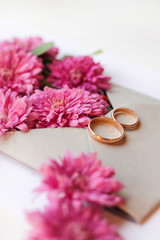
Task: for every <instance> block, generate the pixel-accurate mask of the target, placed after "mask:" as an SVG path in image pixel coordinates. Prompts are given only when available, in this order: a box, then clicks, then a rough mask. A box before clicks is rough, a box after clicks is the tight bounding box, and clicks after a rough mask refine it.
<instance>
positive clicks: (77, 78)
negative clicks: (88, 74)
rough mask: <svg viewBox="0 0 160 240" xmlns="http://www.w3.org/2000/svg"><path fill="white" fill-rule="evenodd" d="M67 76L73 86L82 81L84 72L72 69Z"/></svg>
mask: <svg viewBox="0 0 160 240" xmlns="http://www.w3.org/2000/svg"><path fill="white" fill-rule="evenodd" d="M69 76H70V81H71V83H72V84H73V85H74V86H77V85H79V84H80V83H81V82H82V81H83V77H84V73H83V71H82V70H81V69H72V70H71V71H70V73H69Z"/></svg>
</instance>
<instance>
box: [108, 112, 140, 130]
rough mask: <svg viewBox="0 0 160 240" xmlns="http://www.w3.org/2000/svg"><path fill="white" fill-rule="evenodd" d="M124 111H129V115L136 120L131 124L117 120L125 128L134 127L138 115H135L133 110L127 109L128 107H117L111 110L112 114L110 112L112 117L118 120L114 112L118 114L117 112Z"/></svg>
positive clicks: (137, 121) (137, 120) (136, 123)
mask: <svg viewBox="0 0 160 240" xmlns="http://www.w3.org/2000/svg"><path fill="white" fill-rule="evenodd" d="M124 112H125V113H129V114H130V115H132V116H133V117H134V118H135V120H136V122H135V123H133V124H126V123H121V122H119V123H120V124H121V125H122V126H123V127H124V128H125V129H134V128H136V127H137V125H138V124H139V118H138V115H137V114H136V113H135V112H134V111H132V110H131V109H129V108H117V109H115V110H113V112H112V114H111V116H112V119H113V120H115V121H117V122H118V120H117V119H116V117H115V116H116V114H118V113H124Z"/></svg>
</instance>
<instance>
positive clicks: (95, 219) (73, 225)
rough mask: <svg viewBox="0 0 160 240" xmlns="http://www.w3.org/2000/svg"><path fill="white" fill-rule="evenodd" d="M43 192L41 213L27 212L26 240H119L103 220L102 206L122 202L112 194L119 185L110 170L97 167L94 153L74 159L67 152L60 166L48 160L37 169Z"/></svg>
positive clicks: (109, 168)
mask: <svg viewBox="0 0 160 240" xmlns="http://www.w3.org/2000/svg"><path fill="white" fill-rule="evenodd" d="M40 172H41V174H42V183H41V185H40V187H39V188H38V189H36V191H38V192H39V193H41V192H46V193H47V195H46V196H47V199H48V203H47V205H46V206H45V207H44V209H43V210H37V211H33V212H29V213H27V219H28V221H29V222H30V224H31V226H32V228H31V231H30V232H29V235H28V237H27V240H53V239H54V240H75V239H77V240H122V238H121V237H120V236H119V234H118V233H117V231H116V228H115V226H110V225H109V224H108V222H107V219H106V218H104V217H103V206H107V207H113V206H117V205H120V204H122V203H123V199H122V198H121V197H120V196H118V195H116V194H115V193H116V192H117V191H119V190H120V189H121V188H122V187H123V185H122V184H121V183H120V182H119V181H117V180H116V179H114V170H113V168H111V167H103V166H101V161H100V160H99V159H97V156H96V153H88V154H84V153H81V154H80V155H79V156H78V157H74V156H73V154H72V153H71V152H70V151H67V152H66V154H65V155H64V157H63V158H62V159H60V163H58V162H57V161H56V160H55V159H50V163H49V164H45V163H43V164H42V166H41V170H40Z"/></svg>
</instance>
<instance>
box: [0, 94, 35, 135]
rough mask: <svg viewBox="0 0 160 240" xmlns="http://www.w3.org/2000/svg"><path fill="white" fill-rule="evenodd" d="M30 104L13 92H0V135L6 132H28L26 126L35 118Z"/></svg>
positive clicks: (25, 98)
mask: <svg viewBox="0 0 160 240" xmlns="http://www.w3.org/2000/svg"><path fill="white" fill-rule="evenodd" d="M31 111H32V102H31V101H30V99H28V98H27V97H26V96H24V97H22V98H20V97H18V96H16V93H15V92H11V90H8V91H7V92H6V93H5V94H4V93H3V92H1V91H0V135H3V134H5V133H6V132H7V131H15V130H21V131H23V132H27V131H28V125H31V124H32V121H34V120H35V119H36V118H37V114H35V113H32V112H31Z"/></svg>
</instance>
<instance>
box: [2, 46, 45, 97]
mask: <svg viewBox="0 0 160 240" xmlns="http://www.w3.org/2000/svg"><path fill="white" fill-rule="evenodd" d="M42 68H43V64H42V62H41V60H40V59H38V58H37V57H36V56H34V55H33V54H32V53H26V52H24V51H19V52H16V50H15V49H14V48H13V47H11V46H10V47H4V48H2V49H1V50H0V89H1V90H2V91H6V90H8V89H12V91H15V92H17V93H18V94H19V95H30V94H32V93H33V91H34V89H36V88H39V84H40V83H39V82H40V80H39V79H41V77H40V73H41V71H42Z"/></svg>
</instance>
